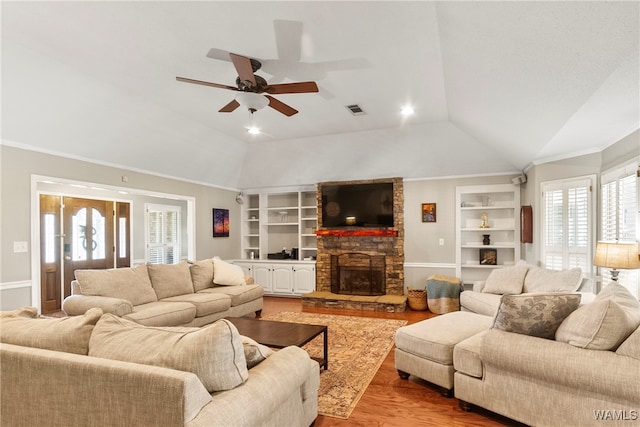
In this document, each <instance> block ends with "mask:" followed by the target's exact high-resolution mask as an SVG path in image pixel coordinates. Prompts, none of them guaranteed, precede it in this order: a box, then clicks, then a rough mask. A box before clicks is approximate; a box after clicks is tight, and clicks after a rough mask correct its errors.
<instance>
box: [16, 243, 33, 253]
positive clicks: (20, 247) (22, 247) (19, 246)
mask: <svg viewBox="0 0 640 427" xmlns="http://www.w3.org/2000/svg"><path fill="white" fill-rule="evenodd" d="M28 251H29V245H28V244H27V242H13V253H14V254H18V253H22V252H28Z"/></svg>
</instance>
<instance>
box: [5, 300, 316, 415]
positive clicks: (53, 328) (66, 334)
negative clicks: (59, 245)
mask: <svg viewBox="0 0 640 427" xmlns="http://www.w3.org/2000/svg"><path fill="white" fill-rule="evenodd" d="M35 315H36V310H35V308H31V309H28V310H17V311H16V312H13V313H7V312H4V313H1V314H0V358H1V360H2V363H1V364H0V373H1V378H2V381H1V382H0V393H1V395H2V399H1V407H0V411H1V414H2V416H1V417H0V425H1V426H3V427H4V426H6V427H16V426H65V427H67V426H79V427H80V426H81V427H85V426H103V427H110V426H123V427H124V426H136V427H143V426H149V427H157V426H163V427H170V426H189V427H215V426H238V427H241V426H247V427H249V426H250V427H254V426H278V427H279V426H302V427H305V426H309V425H311V424H312V423H313V422H314V420H315V418H316V417H317V410H318V409H317V408H318V406H317V403H318V395H317V393H318V387H319V381H320V380H319V376H320V373H319V366H318V364H317V362H315V361H313V360H312V359H310V358H309V356H308V354H307V353H306V352H305V351H304V350H302V349H300V348H298V347H287V348H284V349H282V350H279V351H277V352H272V351H270V350H268V349H266V348H264V347H263V346H260V345H259V344H257V343H255V342H252V341H251V340H249V339H248V338H245V337H242V336H240V335H239V334H238V331H237V329H236V328H235V327H234V326H233V325H232V324H231V323H230V322H228V321H226V320H219V321H217V322H214V323H213V324H211V325H207V326H205V327H202V328H185V327H148V326H144V325H140V324H138V323H135V322H132V321H128V320H125V319H122V318H120V317H117V316H114V315H111V314H104V315H102V312H101V310H100V309H97V308H94V309H91V310H89V311H87V313H86V314H84V315H80V316H74V317H65V318H57V319H45V318H37V317H35ZM151 349H153V351H150V350H151Z"/></svg>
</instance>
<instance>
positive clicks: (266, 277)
mask: <svg viewBox="0 0 640 427" xmlns="http://www.w3.org/2000/svg"><path fill="white" fill-rule="evenodd" d="M252 269H253V280H255V282H256V284H257V285H262V287H263V288H264V291H265V292H266V293H269V292H271V265H269V264H253V266H252Z"/></svg>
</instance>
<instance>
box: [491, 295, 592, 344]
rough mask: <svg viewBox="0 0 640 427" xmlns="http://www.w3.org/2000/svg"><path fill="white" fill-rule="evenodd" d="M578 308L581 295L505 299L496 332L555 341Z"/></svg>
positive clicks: (523, 296) (496, 318)
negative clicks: (562, 324) (557, 332)
mask: <svg viewBox="0 0 640 427" xmlns="http://www.w3.org/2000/svg"><path fill="white" fill-rule="evenodd" d="M579 305H580V295H578V294H560V293H547V294H520V295H504V296H503V297H502V300H501V301H500V307H498V313H497V314H496V317H495V319H494V322H493V328H494V329H501V330H503V331H506V332H515V333H517V334H523V335H530V336H533V337H540V338H546V339H550V340H552V339H554V338H555V334H556V330H557V329H558V326H560V324H561V323H562V321H563V320H564V319H566V318H567V316H569V314H571V313H572V312H573V311H575V310H576V309H577V308H578V306H579Z"/></svg>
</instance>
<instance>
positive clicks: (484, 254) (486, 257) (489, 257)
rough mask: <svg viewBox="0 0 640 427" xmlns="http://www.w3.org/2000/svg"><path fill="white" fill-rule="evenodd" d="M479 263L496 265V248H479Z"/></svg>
mask: <svg viewBox="0 0 640 427" xmlns="http://www.w3.org/2000/svg"><path fill="white" fill-rule="evenodd" d="M480 265H498V251H497V250H496V249H480Z"/></svg>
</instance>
